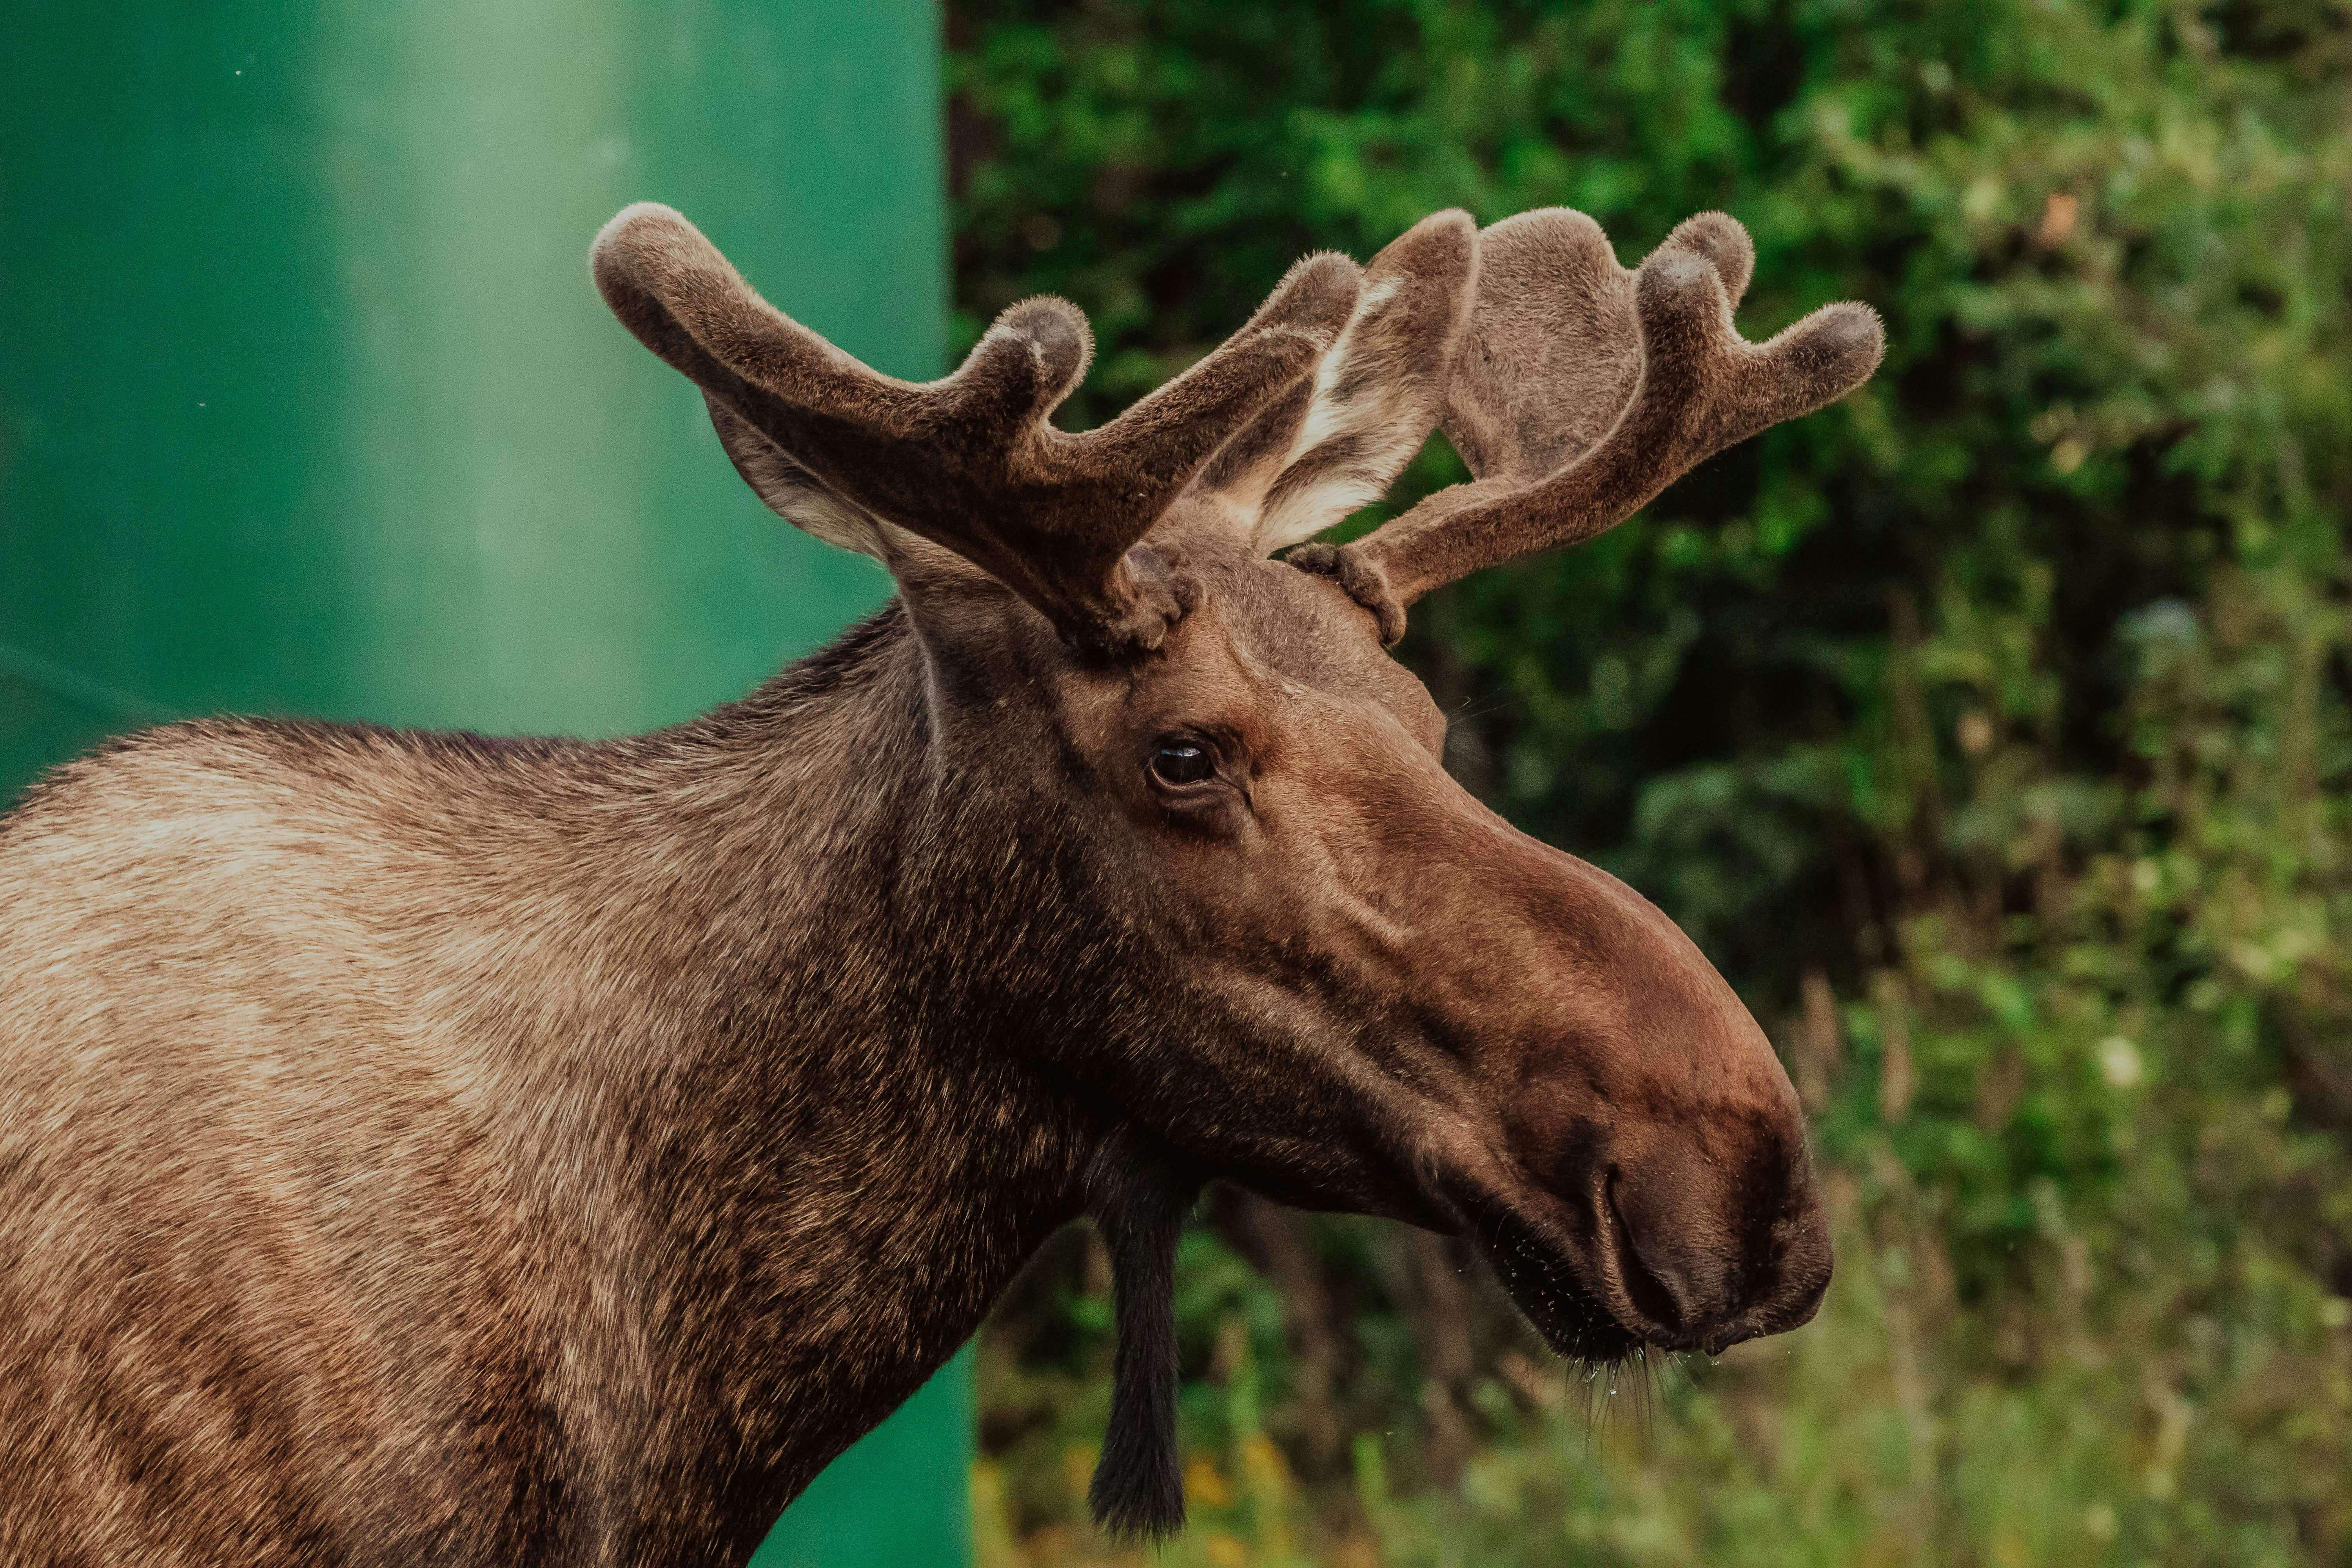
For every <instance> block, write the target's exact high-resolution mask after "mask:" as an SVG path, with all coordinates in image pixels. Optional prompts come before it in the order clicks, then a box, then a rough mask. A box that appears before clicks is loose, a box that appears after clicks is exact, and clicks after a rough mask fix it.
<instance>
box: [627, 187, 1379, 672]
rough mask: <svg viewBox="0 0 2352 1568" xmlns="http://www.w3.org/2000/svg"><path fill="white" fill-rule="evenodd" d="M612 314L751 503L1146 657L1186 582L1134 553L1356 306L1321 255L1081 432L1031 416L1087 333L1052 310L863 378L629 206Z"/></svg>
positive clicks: (1353, 282)
mask: <svg viewBox="0 0 2352 1568" xmlns="http://www.w3.org/2000/svg"><path fill="white" fill-rule="evenodd" d="M591 264H592V266H593V270H594V273H595V278H596V286H597V288H598V289H600V290H601V291H602V292H603V294H604V300H605V302H606V303H607V304H609V305H610V306H611V307H612V309H613V311H614V314H616V315H618V316H619V317H620V318H621V320H622V321H624V322H625V323H626V324H627V326H628V328H629V330H630V331H633V332H635V334H636V335H637V337H638V338H639V339H640V340H641V341H642V342H644V343H645V344H646V347H648V348H650V349H652V350H653V351H654V352H655V353H657V354H659V355H660V356H661V357H662V358H663V359H665V360H667V361H668V362H669V363H670V364H671V365H673V366H675V367H676V368H677V369H678V370H679V371H681V372H683V373H685V374H686V375H687V376H688V377H689V378H691V379H692V380H693V381H694V382H695V383H696V384H698V385H699V386H700V387H701V388H702V390H703V393H704V395H705V396H706V398H708V399H709V402H710V404H711V409H712V417H713V419H714V421H715V422H716V423H717V424H718V425H719V434H720V437H721V438H722V439H723V440H725V441H726V442H727V444H728V447H729V451H730V456H731V457H733V458H735V460H736V465H737V467H738V468H740V469H742V470H743V473H744V477H745V478H746V479H750V480H751V482H752V484H753V486H754V488H756V489H759V490H760V491H761V494H762V495H763V496H765V497H767V498H768V499H769V500H770V501H771V502H772V504H774V505H776V506H777V507H778V509H779V510H787V509H789V510H790V514H791V515H792V516H793V520H794V521H800V522H802V523H803V526H805V527H808V528H809V529H810V530H811V531H813V532H816V533H818V534H820V535H821V536H823V537H826V538H829V539H832V540H834V541H835V542H838V543H845V544H848V545H850V546H851V547H852V548H858V549H866V550H868V551H869V552H872V553H877V554H881V553H884V552H885V551H886V549H887V544H886V542H885V541H886V537H887V535H886V531H885V530H884V529H883V528H882V527H881V526H879V525H880V524H885V523H887V524H895V525H897V526H898V527H899V528H903V529H906V530H908V531H910V532H912V533H915V534H918V535H920V536H921V537H922V538H924V539H928V540H929V541H931V542H934V543H936V544H940V545H944V546H946V547H947V548H948V549H950V550H952V551H954V552H956V553H957V554H959V555H961V556H962V557H964V558H965V559H966V560H969V561H971V563H974V564H975V565H978V566H979V567H981V568H982V570H984V571H986V572H987V573H989V574H991V575H992V576H993V577H995V578H997V579H998V580H999V581H1001V582H1003V584H1005V585H1006V586H1008V587H1010V588H1012V589H1013V591H1014V592H1016V593H1018V594H1020V595H1022V596H1023V597H1024V598H1025V599H1026V600H1028V601H1029V603H1030V604H1032V605H1034V606H1036V608H1037V609H1038V610H1040V611H1041V612H1043V613H1044V614H1045V616H1047V617H1048V618H1049V619H1051V620H1052V621H1053V623H1054V625H1055V627H1056V628H1057V629H1058V630H1059V631H1060V632H1061V634H1062V635H1063V637H1066V639H1068V640H1069V641H1071V642H1073V643H1075V644H1077V645H1079V646H1081V647H1090V648H1094V649H1097V650H1102V651H1113V650H1118V649H1122V648H1131V647H1156V646H1157V645H1158V644H1159V642H1160V639H1161V637H1163V636H1164V635H1165V634H1166V631H1167V628H1168V626H1169V625H1170V624H1171V623H1172V622H1173V621H1174V620H1176V619H1177V618H1178V617H1179V616H1181V615H1182V614H1183V613H1184V610H1185V608H1186V606H1187V605H1188V604H1189V603H1190V596H1191V588H1190V585H1189V584H1188V583H1186V582H1185V581H1184V580H1183V579H1181V576H1179V575H1178V574H1175V573H1174V572H1173V571H1172V570H1171V568H1172V566H1173V565H1174V564H1175V563H1173V562H1171V561H1170V560H1168V559H1167V558H1166V557H1165V556H1164V555H1163V554H1162V553H1161V552H1155V551H1154V550H1152V549H1151V548H1150V547H1148V546H1139V545H1138V544H1137V542H1138V541H1139V540H1140V539H1141V538H1142V537H1143V536H1144V534H1145V532H1146V531H1148V530H1149V529H1150V527H1151V525H1152V523H1153V522H1154V521H1156V520H1157V519H1158V518H1159V516H1160V512H1161V510H1163V509H1165V508H1166V506H1167V505H1168V503H1169V502H1170V501H1171V500H1173V499H1174V498H1175V496H1176V494H1177V492H1178V491H1179V490H1181V489H1182V488H1183V487H1184V485H1185V483H1186V482H1187V481H1188V480H1189V479H1191V478H1192V474H1193V471H1194V470H1195V469H1196V468H1199V467H1200V466H1201V464H1202V462H1204V461H1205V460H1206V459H1207V458H1209V457H1210V456H1211V455H1212V454H1213V453H1214V452H1215V451H1216V450H1217V448H1218V447H1220V446H1221V445H1223V442H1224V441H1225V439H1226V437H1229V436H1231V435H1232V434H1233V433H1234V431H1235V430H1236V429H1238V428H1239V427H1240V426H1242V425H1243V423H1244V421H1246V420H1247V419H1248V418H1249V417H1250V416H1252V415H1253V414H1255V413H1256V412H1257V411H1258V409H1259V408H1260V407H1261V406H1262V405H1265V403H1266V402H1267V401H1268V400H1269V399H1270V398H1272V397H1274V396H1276V395H1279V394H1281V393H1283V392H1284V391H1286V389H1288V388H1289V387H1290V386H1291V384H1293V383H1295V382H1296V381H1297V380H1298V378H1299V377H1300V376H1301V375H1303V374H1305V373H1306V372H1307V371H1308V370H1309V369H1310V368H1312V367H1313V365H1314V364H1315V363H1316V362H1317V360H1318V358H1319V357H1320V356H1321V354H1322V353H1323V351H1324V350H1325V349H1326V348H1327V347H1328V346H1329V344H1330V342H1331V341H1332V339H1333V338H1334V337H1335V336H1336V335H1337V334H1338V332H1339V329H1340V328H1341V326H1342V325H1343V324H1344V323H1345V322H1346V321H1347V319H1348V316H1349V311H1350V310H1352V309H1353V307H1354V304H1355V299H1356V291H1357V287H1358V273H1357V269H1356V268H1355V264H1354V263H1353V262H1349V261H1348V260H1346V258H1340V257H1329V256H1325V257H1310V258H1307V260H1305V261H1303V262H1301V263H1299V264H1298V265H1297V267H1294V268H1291V271H1290V274H1289V276H1288V277H1286V279H1284V280H1283V283H1282V286H1281V287H1280V288H1279V289H1276V291H1275V293H1274V295H1273V297H1272V298H1270V299H1269V300H1267V301H1266V303H1265V305H1264V306H1263V307H1261V308H1260V309H1259V310H1258V312H1257V314H1256V315H1255V316H1254V317H1252V318H1251V320H1250V321H1249V324H1248V325H1246V326H1244V328H1243V329H1242V330H1241V331H1239V332H1237V333H1235V334H1234V336H1233V337H1232V338H1230V339H1228V340H1227V341H1226V342H1224V344H1223V346H1222V347H1220V348H1218V349H1217V350H1216V351H1215V352H1214V353H1211V354H1210V355H1209V356H1208V357H1207V358H1205V359H1203V360H1202V361H1201V362H1200V363H1198V364H1196V365H1194V366H1193V367H1192V369H1191V370H1189V371H1187V372H1186V373H1185V374H1182V375H1181V376H1179V377H1177V378H1176V379H1175V380H1173V381H1171V382H1170V383H1168V384H1166V385H1165V386H1162V387H1160V389H1159V390H1158V391H1157V392H1154V393H1152V394H1151V395H1150V396H1148V397H1146V398H1144V399H1143V400H1142V401H1140V402H1139V403H1137V404H1136V405H1134V406H1132V407H1131V408H1129V410H1128V411H1127V412H1126V413H1125V414H1123V415H1121V416H1119V417H1118V418H1117V419H1114V420H1112V421H1111V422H1110V423H1109V424H1108V425H1105V426H1102V427H1101V428H1099V429H1097V430H1093V431H1090V432H1087V433H1086V434H1084V435H1071V434H1068V433H1066V432H1064V431H1061V430H1057V429H1055V428H1054V426H1052V425H1051V424H1049V423H1048V422H1047V421H1048V418H1049V416H1051V415H1052V413H1053V411H1054V409H1055V407H1056V406H1058V405H1060V403H1061V402H1062V400H1063V399H1064V398H1065V397H1066V396H1068V395H1069V393H1070V391H1071V389H1072V388H1073V387H1075V386H1076V384H1077V383H1078V380H1079V378H1080V377H1081V376H1082V375H1084V374H1085V373H1086V368H1087V361H1088V359H1089V358H1090V357H1091V356H1092V353H1093V340H1092V337H1091V335H1090V334H1089V333H1088V332H1087V323H1086V319H1085V317H1084V316H1082V315H1080V314H1079V312H1078V310H1077V308H1076V306H1073V305H1071V304H1070V303H1069V302H1068V301H1067V300H1057V299H1052V298H1041V299H1035V300H1024V301H1023V302H1021V303H1019V304H1017V305H1014V306H1013V307H1012V308H1011V309H1009V310H1006V311H1005V312H1004V313H1003V315H1002V316H1000V317H998V318H997V320H996V323H995V325H994V326H992V327H991V328H990V329H989V331H988V334H987V335H986V336H985V337H983V338H982V339H981V341H980V343H979V345H978V346H977V347H975V348H974V349H973V350H972V351H971V354H970V355H969V356H968V357H967V358H966V359H965V360H964V363H963V364H962V366H961V368H959V369H958V370H957V371H956V372H955V374H952V375H950V376H948V377H946V378H944V379H942V380H940V381H934V382H929V383H924V384H917V383H912V382H904V381H899V380H897V379H896V378H894V377H891V376H887V375H884V374H881V373H879V372H877V371H875V370H871V369H869V368H867V367H866V365H864V364H861V363H858V362H857V361H856V360H855V359H853V358H851V357H850V356H849V355H847V354H845V353H842V352H841V351H840V350H839V349H836V348H835V347H834V346H833V345H832V344H831V343H829V342H825V341H824V339H823V338H821V337H819V336H817V335H816V334H815V333H814V332H812V331H809V330H808V329H807V328H805V327H803V326H801V325H800V324H799V323H798V322H796V321H793V320H792V319H791V318H790V317H788V316H786V315H784V314H783V312H782V311H780V310H776V309H775V308H774V307H773V306H772V305H770V304H769V303H768V302H767V301H766V300H762V299H761V298H760V297H759V296H758V295H757V294H755V293H753V292H752V291H751V288H750V286H749V285H747V284H746V283H745V282H744V281H743V279H741V278H740V277H739V276H738V275H737V274H736V272H735V269H734V268H732V267H730V266H729V265H728V264H727V260H726V258H724V257H722V256H720V255H719V252H718V250H717V249H716V248H715V247H712V246H711V244H710V242H709V240H706V239H705V238H703V237H702V236H701V235H700V234H699V233H698V232H697V231H696V229H695V228H694V226H693V225H691V224H689V223H688V222H687V221H686V219H685V218H683V217H681V216H678V215H677V213H676V212H673V211H672V210H670V209H669V208H668V207H665V206H661V205H656V204H654V203H650V202H648V203H641V204H639V205H635V206H633V207H629V208H627V209H626V210H625V211H623V212H622V213H621V214H620V215H619V216H616V217H615V218H614V219H613V221H612V222H611V223H609V224H607V225H606V226H604V232H603V233H602V234H600V235H599V236H597V237H596V243H595V247H594V248H593V252H592V255H591Z"/></svg>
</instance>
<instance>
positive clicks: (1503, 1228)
mask: <svg viewBox="0 0 2352 1568" xmlns="http://www.w3.org/2000/svg"><path fill="white" fill-rule="evenodd" d="M1477 1235H1478V1238H1479V1242H1480V1244H1481V1245H1480V1249H1481V1250H1482V1251H1484V1252H1485V1253H1486V1261H1487V1263H1488V1264H1489V1265H1490V1266H1491V1267H1492V1268H1494V1270H1495V1277H1496V1279H1500V1280H1501V1281H1502V1282H1503V1289H1505V1290H1507V1291H1508V1292H1509V1293H1510V1297H1511V1301H1512V1304H1513V1305H1515V1306H1517V1308H1518V1310H1519V1311H1520V1313H1521V1314H1522V1315H1523V1316H1524V1317H1526V1319H1527V1320H1528V1322H1529V1323H1531V1324H1533V1325H1534V1326H1535V1330H1536V1331H1537V1332H1538V1333H1539V1334H1541V1335H1542V1336H1543V1339H1544V1342H1545V1343H1546V1344H1548V1345H1549V1346H1550V1347H1551V1349H1552V1351H1553V1352H1555V1353H1556V1354H1559V1355H1562V1356H1566V1357H1568V1358H1569V1359H1570V1360H1571V1361H1580V1362H1585V1363H1591V1364H1594V1365H1601V1366H1607V1365H1613V1364H1614V1363H1618V1362H1622V1361H1625V1360H1627V1359H1629V1358H1630V1357H1632V1356H1633V1353H1634V1352H1636V1351H1639V1350H1641V1349H1642V1348H1643V1345H1644V1344H1646V1343H1647V1342H1648V1337H1647V1336H1646V1335H1643V1334H1641V1333H1637V1332H1635V1331H1633V1330H1631V1329H1629V1328H1627V1327H1626V1326H1625V1325H1624V1324H1623V1323H1622V1322H1621V1321H1618V1318H1617V1315H1616V1314H1615V1313H1613V1312H1612V1311H1611V1310H1609V1309H1608V1308H1607V1307H1606V1306H1604V1305H1603V1304H1602V1303H1601V1299H1600V1298H1599V1297H1598V1296H1596V1295H1594V1294H1593V1293H1592V1291H1591V1290H1590V1289H1587V1288H1586V1287H1585V1285H1584V1283H1583V1282H1582V1280H1581V1279H1580V1278H1579V1277H1578V1270H1577V1268H1576V1265H1575V1264H1574V1262H1573V1261H1571V1259H1570V1257H1569V1255H1568V1253H1567V1250H1566V1249H1565V1248H1564V1247H1560V1246H1559V1244H1558V1243H1556V1242H1554V1241H1552V1240H1550V1239H1549V1237H1546V1236H1544V1234H1543V1233H1542V1232H1541V1231H1540V1230H1538V1229H1537V1227H1536V1226H1533V1225H1531V1224H1530V1223H1528V1221H1527V1220H1525V1219H1523V1218H1521V1217H1520V1216H1519V1215H1517V1214H1514V1213H1511V1212H1510V1211H1508V1210H1504V1211H1502V1212H1500V1213H1496V1214H1494V1215H1491V1216H1489V1217H1488V1218H1487V1219H1486V1221H1484V1222H1483V1223H1482V1224H1480V1225H1479V1226H1478V1227H1477Z"/></svg>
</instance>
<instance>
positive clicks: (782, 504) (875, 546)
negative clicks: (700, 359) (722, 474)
mask: <svg viewBox="0 0 2352 1568" xmlns="http://www.w3.org/2000/svg"><path fill="white" fill-rule="evenodd" d="M702 401H703V402H704V403H706V404H708V405H709V407H710V425H711V428H712V429H714V430H717V431H718V432H719V445H720V446H721V447H725V448H727V460H728V461H730V462H731V463H733V464H734V465H735V471H736V472H737V473H739V474H740V475H742V476H743V482H744V483H745V484H747V485H750V486H751V489H752V491H753V492H754V493H755V494H757V495H758V496H759V498H760V499H761V500H763V501H766V502H767V503H768V510H770V511H772V512H774V513H775V514H776V515H777V516H778V517H781V518H782V519H783V520H784V521H786V522H789V523H791V524H792V525H793V527H794V528H797V529H800V530H802V531H804V532H807V533H813V534H814V535H815V536H816V537H817V538H819V539H822V540H824V542H826V543H827V544H837V545H839V546H841V548H843V549H844V550H855V551H856V552H858V553H859V554H861V555H871V556H872V557H874V559H876V560H877V561H881V562H884V563H886V564H887V562H888V559H889V557H888V552H887V551H885V550H884V549H883V546H882V528H883V524H882V521H881V520H880V519H879V518H877V517H876V516H875V515H874V514H873V513H872V512H869V511H867V510H866V509H865V508H864V507H861V506H859V505H858V504H857V503H856V502H855V501H853V500H848V499H847V498H846V497H844V496H840V495H836V494H835V493H834V492H833V491H832V490H830V489H826V488H825V485H824V480H822V479H818V478H817V477H816V476H815V475H814V474H813V473H811V472H810V471H809V470H808V469H807V468H804V467H803V466H802V465H801V464H799V463H796V462H794V461H793V458H792V454H790V453H789V452H786V451H785V450H784V449H783V448H782V447H779V446H777V445H776V444H775V443H774V442H773V441H771V440H769V439H768V438H767V437H765V436H762V435H761V434H760V432H759V431H758V430H757V429H756V428H754V427H753V426H752V425H751V421H749V420H747V419H745V418H744V417H743V416H741V415H740V414H737V413H736V412H735V411H734V410H733V409H731V408H730V407H728V406H727V405H725V404H724V403H721V402H720V401H719V399H717V398H716V397H713V396H711V395H709V393H705V394H703V397H702Z"/></svg>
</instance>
